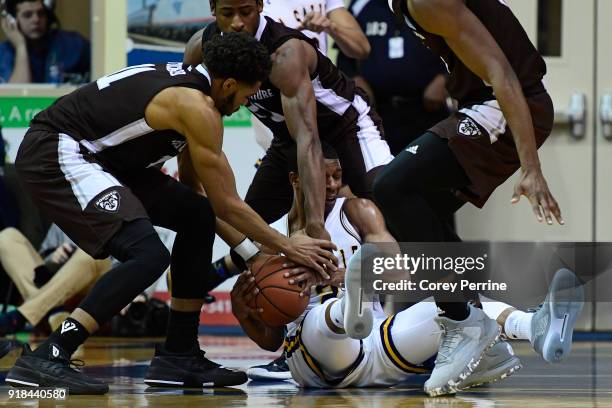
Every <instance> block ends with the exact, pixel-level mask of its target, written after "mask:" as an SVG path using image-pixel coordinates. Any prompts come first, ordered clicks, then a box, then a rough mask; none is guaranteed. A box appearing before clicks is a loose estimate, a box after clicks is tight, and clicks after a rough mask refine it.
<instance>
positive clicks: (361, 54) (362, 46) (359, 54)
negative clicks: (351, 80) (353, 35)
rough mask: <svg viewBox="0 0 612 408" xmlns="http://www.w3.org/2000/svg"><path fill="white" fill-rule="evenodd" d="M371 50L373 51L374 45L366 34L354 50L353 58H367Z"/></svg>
mask: <svg viewBox="0 0 612 408" xmlns="http://www.w3.org/2000/svg"><path fill="white" fill-rule="evenodd" d="M370 52H372V46H371V45H370V42H369V41H368V39H367V37H366V36H365V35H364V36H363V38H362V39H360V41H359V42H358V44H357V46H356V47H355V49H354V50H353V54H354V55H353V56H352V58H355V59H358V60H365V59H367V58H368V57H369V56H370Z"/></svg>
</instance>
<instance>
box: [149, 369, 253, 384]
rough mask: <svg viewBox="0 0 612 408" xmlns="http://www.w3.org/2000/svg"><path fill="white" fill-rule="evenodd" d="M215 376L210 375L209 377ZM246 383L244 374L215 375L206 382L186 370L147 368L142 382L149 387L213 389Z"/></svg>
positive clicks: (199, 376) (200, 376)
mask: <svg viewBox="0 0 612 408" xmlns="http://www.w3.org/2000/svg"><path fill="white" fill-rule="evenodd" d="M213 376H215V375H214V374H211V377H213ZM247 381H248V378H247V376H246V373H242V372H237V373H236V374H233V375H232V374H228V375H217V376H215V378H211V379H209V380H208V381H202V375H201V374H196V373H191V372H189V371H186V370H179V369H172V368H169V367H149V370H148V371H147V375H146V376H145V379H144V382H145V384H147V385H148V386H150V387H171V388H214V387H231V386H235V385H240V384H244V383H246V382H247Z"/></svg>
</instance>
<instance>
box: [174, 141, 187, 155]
mask: <svg viewBox="0 0 612 408" xmlns="http://www.w3.org/2000/svg"><path fill="white" fill-rule="evenodd" d="M172 147H174V148H175V149H176V151H177V152H179V153H180V152H182V151H183V150H184V149H185V147H187V141H186V140H173V141H172Z"/></svg>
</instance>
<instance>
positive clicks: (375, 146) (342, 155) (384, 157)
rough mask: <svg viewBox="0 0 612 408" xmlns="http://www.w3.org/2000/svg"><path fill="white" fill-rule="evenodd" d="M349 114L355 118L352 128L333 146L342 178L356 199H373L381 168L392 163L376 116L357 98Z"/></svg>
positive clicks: (358, 96)
mask: <svg viewBox="0 0 612 408" xmlns="http://www.w3.org/2000/svg"><path fill="white" fill-rule="evenodd" d="M349 110H350V111H351V113H353V114H355V115H356V116H357V121H356V123H355V125H354V127H353V128H351V129H348V130H347V133H346V134H345V135H344V137H342V138H340V139H339V140H337V141H336V142H335V143H333V147H334V149H335V150H336V152H337V153H338V158H339V159H340V164H341V165H342V170H343V171H342V173H343V179H344V182H345V183H346V184H348V186H349V187H350V190H351V191H352V193H353V194H355V195H356V196H357V197H363V198H372V185H373V183H374V179H375V177H376V175H377V174H378V172H379V171H380V170H381V169H382V167H383V166H385V165H386V164H388V163H390V162H391V161H392V160H393V155H392V154H391V150H390V149H389V145H388V144H387V142H386V141H385V139H384V130H383V127H382V121H381V120H380V118H379V116H378V115H377V114H376V113H375V112H374V111H372V110H371V108H370V106H369V105H368V104H367V103H366V102H365V100H364V99H363V98H362V97H361V96H360V95H356V96H355V100H354V101H353V104H352V106H351V107H350V108H349Z"/></svg>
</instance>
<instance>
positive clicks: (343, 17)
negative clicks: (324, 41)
mask: <svg viewBox="0 0 612 408" xmlns="http://www.w3.org/2000/svg"><path fill="white" fill-rule="evenodd" d="M299 29H300V30H309V31H314V32H316V33H321V32H323V31H324V32H325V33H327V34H329V35H330V36H331V37H332V38H333V39H334V41H335V42H336V44H338V47H339V48H340V50H341V51H342V52H343V53H344V55H346V56H348V57H351V58H356V59H366V58H368V56H369V55H370V51H371V50H372V49H371V47H370V42H369V41H368V38H367V37H366V35H365V34H364V32H363V30H362V29H361V27H360V26H359V23H358V22H357V20H355V17H353V15H352V14H351V13H349V11H348V10H347V9H346V8H344V7H339V8H336V9H333V10H331V11H330V12H328V13H327V16H325V15H323V14H320V13H315V12H311V13H308V14H307V15H306V17H305V18H304V20H303V21H302V24H301V25H300V26H299Z"/></svg>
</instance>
